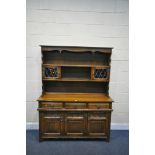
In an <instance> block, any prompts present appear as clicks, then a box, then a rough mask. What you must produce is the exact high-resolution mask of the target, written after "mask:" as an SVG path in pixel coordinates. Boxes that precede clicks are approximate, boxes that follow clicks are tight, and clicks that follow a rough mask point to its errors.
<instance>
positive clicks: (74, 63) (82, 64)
mask: <svg viewBox="0 0 155 155" xmlns="http://www.w3.org/2000/svg"><path fill="white" fill-rule="evenodd" d="M46 65H53V66H69V67H108V65H106V64H105V63H104V62H99V61H79V60H78V61H76V60H70V61H68V60H52V61H47V60H46V62H44V64H43V66H46Z"/></svg>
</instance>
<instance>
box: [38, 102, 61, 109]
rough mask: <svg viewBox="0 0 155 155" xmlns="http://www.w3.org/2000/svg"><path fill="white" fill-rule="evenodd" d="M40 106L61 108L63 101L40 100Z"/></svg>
mask: <svg viewBox="0 0 155 155" xmlns="http://www.w3.org/2000/svg"><path fill="white" fill-rule="evenodd" d="M40 106H41V108H52V109H61V108H63V103H61V102H41V104H40Z"/></svg>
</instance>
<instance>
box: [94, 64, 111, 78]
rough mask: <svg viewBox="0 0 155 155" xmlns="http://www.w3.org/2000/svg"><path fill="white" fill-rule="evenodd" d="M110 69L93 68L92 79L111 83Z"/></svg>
mask: <svg viewBox="0 0 155 155" xmlns="http://www.w3.org/2000/svg"><path fill="white" fill-rule="evenodd" d="M109 77H110V67H107V66H106V67H92V68H91V79H93V80H103V81H109Z"/></svg>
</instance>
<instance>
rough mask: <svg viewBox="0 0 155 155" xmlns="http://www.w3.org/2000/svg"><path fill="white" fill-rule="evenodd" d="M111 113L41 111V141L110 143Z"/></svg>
mask: <svg viewBox="0 0 155 155" xmlns="http://www.w3.org/2000/svg"><path fill="white" fill-rule="evenodd" d="M110 119H111V111H104V112H94V111H93V112H91V111H87V112H84V111H78V112H76V111H72V112H70V111H59V112H53V111H52V112H51V111H40V112H39V122H40V129H39V139H40V141H42V140H46V139H57V138H61V139H63V138H69V139H72V138H75V139H76V138H87V139H88V138H91V139H92V138H95V139H96V138H100V139H105V140H107V141H109V138H110V121H111V120H110Z"/></svg>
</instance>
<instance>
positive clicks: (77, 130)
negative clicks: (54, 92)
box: [65, 112, 86, 136]
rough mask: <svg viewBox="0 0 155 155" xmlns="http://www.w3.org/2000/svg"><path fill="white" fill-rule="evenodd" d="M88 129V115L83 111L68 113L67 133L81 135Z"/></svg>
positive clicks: (66, 120) (66, 117) (66, 121)
mask: <svg viewBox="0 0 155 155" xmlns="http://www.w3.org/2000/svg"><path fill="white" fill-rule="evenodd" d="M85 131H86V117H85V115H84V114H82V113H76V112H75V113H69V112H68V113H66V116H65V134H66V135H68V136H69V135H70V136H81V135H84V134H85Z"/></svg>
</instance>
